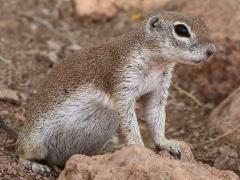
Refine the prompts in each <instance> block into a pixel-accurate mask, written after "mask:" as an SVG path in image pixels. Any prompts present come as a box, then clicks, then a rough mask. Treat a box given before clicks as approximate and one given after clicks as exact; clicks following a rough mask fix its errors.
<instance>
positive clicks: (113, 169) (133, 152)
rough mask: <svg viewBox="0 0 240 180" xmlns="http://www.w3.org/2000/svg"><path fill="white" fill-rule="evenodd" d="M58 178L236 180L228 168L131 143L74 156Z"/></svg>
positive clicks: (81, 179) (64, 179) (61, 179)
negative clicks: (100, 152)
mask: <svg viewBox="0 0 240 180" xmlns="http://www.w3.org/2000/svg"><path fill="white" fill-rule="evenodd" d="M58 179H59V180H67V179H72V180H75V179H76V180H77V179H80V180H84V179H98V180H107V179H109V180H110V179H111V180H114V179H122V180H124V179H130V180H131V179H132V180H133V179H138V180H142V179H156V180H157V179H159V180H161V179H172V180H199V179H204V180H208V179H209V180H212V179H218V180H221V179H224V180H230V179H232V180H235V179H236V180H237V179H239V178H238V176H237V175H236V174H234V173H233V172H231V171H221V170H217V169H215V168H213V167H210V166H208V165H203V164H200V163H195V162H184V161H179V160H174V159H169V158H166V157H162V155H158V154H156V153H155V152H153V151H151V150H150V149H147V148H145V147H143V146H139V145H131V146H128V147H124V148H122V149H121V150H119V151H116V152H114V153H112V154H105V155H98V156H92V157H88V156H85V155H74V156H72V157H71V158H70V160H69V161H68V162H67V163H66V167H65V169H64V170H63V171H62V172H61V174H60V175H59V178H58Z"/></svg>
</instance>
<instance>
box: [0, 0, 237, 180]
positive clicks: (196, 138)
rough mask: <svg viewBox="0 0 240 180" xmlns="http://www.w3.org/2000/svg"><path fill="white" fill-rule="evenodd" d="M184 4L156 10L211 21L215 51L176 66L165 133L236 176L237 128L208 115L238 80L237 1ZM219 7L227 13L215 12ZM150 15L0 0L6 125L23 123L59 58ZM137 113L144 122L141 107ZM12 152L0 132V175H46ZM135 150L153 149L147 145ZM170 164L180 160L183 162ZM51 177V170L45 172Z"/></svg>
mask: <svg viewBox="0 0 240 180" xmlns="http://www.w3.org/2000/svg"><path fill="white" fill-rule="evenodd" d="M188 2H189V1H187V0H181V1H171V2H170V3H169V4H167V5H166V6H164V7H163V6H162V5H161V7H159V10H160V9H170V10H178V11H184V12H187V13H189V14H197V15H201V16H203V17H205V18H206V19H208V20H209V22H210V24H209V25H210V29H211V30H212V32H213V33H212V34H213V36H214V40H215V41H216V43H217V47H218V53H217V54H216V58H214V60H213V62H212V63H210V64H206V65H203V66H202V67H200V68H195V67H188V68H187V70H186V67H183V66H180V67H177V69H176V73H175V77H174V80H173V86H172V89H171V95H170V98H169V103H168V108H167V130H166V133H167V137H169V138H176V139H178V140H183V141H185V142H187V143H189V144H190V147H191V150H192V152H193V155H194V158H195V159H196V161H197V162H201V163H206V164H208V165H210V166H215V167H217V168H218V169H229V170H233V171H235V172H236V173H237V174H239V158H238V154H239V153H240V146H239V143H236V141H232V138H228V137H229V134H230V135H233V134H234V133H236V131H235V132H234V131H232V129H233V128H232V127H230V128H228V130H227V131H226V132H225V131H218V130H216V129H215V128H214V127H213V126H212V125H209V121H210V119H209V115H210V114H211V112H212V111H213V109H214V108H215V107H216V106H217V105H218V104H219V103H220V102H221V101H223V99H224V98H225V97H227V96H228V95H229V94H231V92H232V91H234V89H235V88H237V84H239V82H240V79H239V77H240V76H238V72H239V68H238V67H239V66H240V51H239V39H240V38H239V37H240V35H239V31H237V29H239V28H237V27H239V23H238V22H239V18H240V15H239V14H237V13H235V12H240V11H237V8H239V4H240V3H239V0H231V1H229V2H228V3H227V5H226V4H225V3H226V2H225V1H224V0H221V1H215V0H214V1H210V0H209V1H207V0H206V2H205V3H201V1H197V0H196V1H191V3H188ZM216 5H217V6H216ZM213 7H214V8H213ZM223 7H224V8H223ZM223 9H224V11H225V13H226V14H221V15H219V12H222V13H223ZM220 10H221V11H220ZM148 14H149V13H148V12H140V11H136V10H129V11H127V12H126V11H120V12H118V14H117V15H116V16H115V17H114V18H112V19H109V20H107V19H104V20H103V21H100V22H91V21H83V20H82V19H79V17H77V15H76V13H75V8H74V5H73V3H72V1H70V0H59V1H58V0H52V1H48V0H41V1H39V0H25V1H21V0H15V1H1V6H0V69H1V71H0V117H2V118H3V119H5V121H6V123H7V124H9V125H10V126H11V127H13V128H15V129H20V128H21V127H22V126H24V125H25V124H27V123H28V120H27V119H26V105H27V104H28V102H29V100H30V99H31V97H32V96H33V95H34V94H35V93H36V92H37V86H38V84H39V82H40V81H41V80H42V79H43V78H44V77H46V75H47V74H48V73H49V72H51V70H52V68H53V67H54V66H56V64H58V63H59V62H61V60H62V59H63V57H64V56H66V55H67V54H69V53H71V52H73V51H76V50H78V49H80V48H83V47H86V46H89V45H91V44H94V42H96V41H100V40H103V39H106V38H109V37H112V36H116V35H118V34H120V33H122V32H124V31H127V30H128V29H130V28H131V27H134V26H135V25H136V24H137V23H138V22H139V21H140V20H141V19H142V18H144V17H145V16H147V15H148ZM228 14H229V15H228ZM227 23H228V24H227ZM223 24H224V26H223ZM196 98H197V100H196ZM198 99H199V101H198ZM236 104H237V103H236ZM138 115H139V120H140V122H141V119H142V116H141V108H139V110H138ZM210 117H213V115H212V116H210ZM233 117H238V118H239V116H233ZM210 124H212V123H210ZM141 130H142V133H143V134H144V140H145V142H146V144H147V146H148V147H150V148H152V147H153V145H152V142H151V139H150V138H149V136H148V132H147V131H146V128H145V126H144V124H143V123H142V122H141ZM229 132H230V133H229ZM228 133H229V134H228ZM114 143H115V142H114ZM14 150H15V141H14V139H13V138H12V137H11V136H10V135H9V134H8V133H6V132H5V131H3V130H0V179H44V178H45V177H42V176H40V175H37V174H34V173H32V172H28V171H27V170H25V169H23V168H22V167H20V166H18V165H17V163H16V156H15V154H14ZM126 150H127V149H125V150H123V152H122V153H126ZM130 151H132V150H131V149H130ZM139 151H140V153H143V154H144V153H146V154H151V152H150V151H148V150H146V149H141V148H140V150H139ZM120 153H121V152H120ZM114 156H117V155H116V154H115V155H114ZM149 156H154V155H149ZM154 157H155V156H154ZM100 158H101V157H100ZM160 159H161V158H160ZM146 160H147V156H146ZM159 161H162V160H159ZM149 162H150V161H149ZM170 162H171V161H170ZM160 163H161V162H160ZM173 163H175V164H176V166H181V165H180V164H181V163H177V162H173ZM108 166H110V165H108ZM194 166H195V165H194ZM159 167H161V166H159ZM186 168H187V167H186ZM188 168H190V169H191V167H188ZM208 168H209V167H208ZM188 170H189V169H188ZM201 170H203V171H204V169H201ZM206 171H207V170H206ZM213 171H214V172H215V171H216V170H213ZM184 172H185V171H184ZM56 176H57V173H54V174H53V175H52V177H50V178H52V179H55V178H56Z"/></svg>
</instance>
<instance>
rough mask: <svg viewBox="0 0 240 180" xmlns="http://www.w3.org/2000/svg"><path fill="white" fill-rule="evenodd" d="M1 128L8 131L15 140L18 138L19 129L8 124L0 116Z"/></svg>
mask: <svg viewBox="0 0 240 180" xmlns="http://www.w3.org/2000/svg"><path fill="white" fill-rule="evenodd" d="M0 129H3V130H5V131H6V132H8V133H9V134H10V135H11V136H12V137H13V138H14V139H15V140H16V139H17V137H18V131H16V130H15V129H13V128H12V127H10V126H8V125H7V124H6V123H5V122H4V120H3V119H2V118H1V117H0Z"/></svg>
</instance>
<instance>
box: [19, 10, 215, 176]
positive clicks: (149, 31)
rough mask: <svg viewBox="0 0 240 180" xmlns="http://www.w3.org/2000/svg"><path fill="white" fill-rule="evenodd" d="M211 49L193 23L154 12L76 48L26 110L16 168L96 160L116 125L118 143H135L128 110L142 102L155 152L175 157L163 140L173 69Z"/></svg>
mask: <svg viewBox="0 0 240 180" xmlns="http://www.w3.org/2000/svg"><path fill="white" fill-rule="evenodd" d="M214 52H215V47H214V45H213V43H212V41H211V40H210V38H209V33H208V28H207V25H206V23H205V22H204V21H203V20H202V19H201V18H199V17H192V16H186V15H182V14H180V13H176V12H162V13H159V14H157V15H156V16H151V17H149V18H147V19H146V20H145V21H143V22H142V23H141V24H140V25H139V26H138V27H136V28H135V29H133V30H132V31H130V32H128V33H125V34H124V35H122V36H119V37H117V38H113V39H111V40H109V41H107V42H104V43H100V44H99V45H97V46H95V47H90V48H85V49H82V50H80V51H78V52H76V53H74V54H72V55H70V56H69V57H67V58H66V59H65V60H64V61H63V62H62V63H60V64H59V65H58V66H57V67H56V68H55V69H54V70H53V71H52V72H51V73H50V75H49V76H48V77H47V79H46V80H45V82H43V84H42V85H41V86H40V88H39V90H38V93H37V94H36V96H35V97H34V98H33V101H32V103H31V104H30V108H29V112H28V118H29V120H30V123H29V124H28V125H27V126H26V127H25V128H24V129H23V131H22V132H21V133H20V134H19V137H18V141H17V143H18V149H17V152H18V155H19V162H20V163H21V164H23V165H24V166H25V167H26V168H28V169H30V170H32V171H34V172H38V173H42V174H49V172H50V169H49V168H48V167H47V166H44V165H42V164H39V162H41V161H42V160H44V161H47V162H48V164H49V165H57V166H64V164H65V162H66V161H67V160H68V158H69V157H70V156H72V155H73V154H78V153H79V154H86V155H94V154H97V153H98V152H99V151H100V150H101V148H102V147H103V145H104V144H105V143H106V141H107V140H109V138H110V137H111V136H112V135H113V134H114V133H115V132H116V130H117V128H118V127H119V126H120V129H121V132H122V133H123V135H124V136H125V139H126V144H127V145H130V144H142V145H143V140H142V138H141V135H140V131H139V127H138V122H137V118H136V114H135V110H134V106H135V102H136V100H138V99H140V100H142V102H143V104H144V108H145V121H146V124H147V125H148V128H149V129H150V132H151V136H152V138H153V140H154V143H155V145H156V148H157V149H159V150H161V149H165V150H167V151H169V153H170V154H171V155H173V156H175V157H178V158H179V157H180V155H181V151H180V148H179V146H178V144H177V143H176V141H174V140H172V139H166V138H165V116H166V114H165V106H166V101H167V97H168V89H169V86H170V82H171V74H172V70H173V68H174V66H175V64H176V63H183V64H199V63H201V62H205V61H207V60H209V59H210V58H211V57H212V56H213V54H214Z"/></svg>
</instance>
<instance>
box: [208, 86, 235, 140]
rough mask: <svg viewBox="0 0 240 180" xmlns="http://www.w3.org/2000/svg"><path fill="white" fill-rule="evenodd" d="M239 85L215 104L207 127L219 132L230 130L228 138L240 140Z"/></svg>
mask: <svg viewBox="0 0 240 180" xmlns="http://www.w3.org/2000/svg"><path fill="white" fill-rule="evenodd" d="M239 107H240V87H239V88H238V89H237V90H235V91H234V93H232V94H231V95H230V96H229V97H228V98H226V99H225V100H224V101H223V102H222V103H221V104H220V105H219V106H217V107H216V108H215V109H214V110H213V112H212V113H211V114H210V116H209V127H210V128H211V129H214V130H216V131H217V132H219V133H220V134H225V133H228V132H231V133H230V134H228V135H227V136H226V138H228V139H229V140H231V141H233V142H236V143H239V141H240V111H239Z"/></svg>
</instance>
